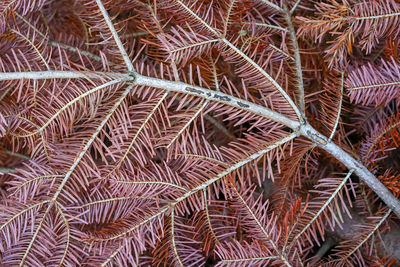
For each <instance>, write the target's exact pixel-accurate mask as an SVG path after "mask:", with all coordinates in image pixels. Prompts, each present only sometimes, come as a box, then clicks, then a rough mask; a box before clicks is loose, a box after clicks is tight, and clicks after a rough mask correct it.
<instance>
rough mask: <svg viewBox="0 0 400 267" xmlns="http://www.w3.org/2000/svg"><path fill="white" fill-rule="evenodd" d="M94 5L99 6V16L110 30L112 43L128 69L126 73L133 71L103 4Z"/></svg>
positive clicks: (98, 2)
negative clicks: (113, 42) (115, 45)
mask: <svg viewBox="0 0 400 267" xmlns="http://www.w3.org/2000/svg"><path fill="white" fill-rule="evenodd" d="M96 3H97V5H98V6H99V9H100V11H101V14H102V15H103V17H104V20H105V21H106V23H107V26H108V28H109V29H110V32H111V34H112V36H113V37H114V41H115V43H116V44H117V46H118V49H119V52H120V53H121V56H122V58H123V59H124V62H125V64H126V66H127V68H128V71H135V68H134V67H133V64H132V62H131V59H130V58H129V56H128V54H127V53H126V50H125V48H124V45H123V44H122V42H121V39H119V36H118V33H117V31H116V30H115V28H114V25H113V23H112V21H111V19H110V17H109V16H108V13H107V10H106V9H105V8H104V5H103V3H102V2H101V1H100V0H96Z"/></svg>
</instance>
